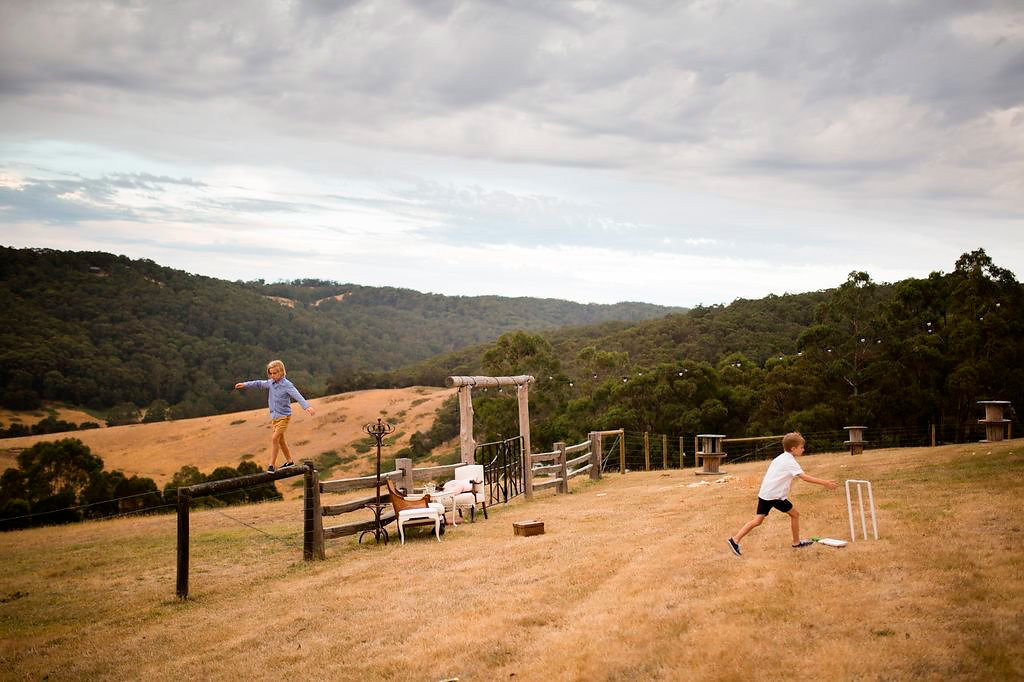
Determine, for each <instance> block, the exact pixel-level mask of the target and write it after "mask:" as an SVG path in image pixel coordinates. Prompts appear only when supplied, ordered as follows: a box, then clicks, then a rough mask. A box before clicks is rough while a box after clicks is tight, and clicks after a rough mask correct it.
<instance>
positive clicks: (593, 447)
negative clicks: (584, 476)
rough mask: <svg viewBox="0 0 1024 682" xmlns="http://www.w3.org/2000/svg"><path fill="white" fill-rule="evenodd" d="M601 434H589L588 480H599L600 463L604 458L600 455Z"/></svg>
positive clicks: (595, 432) (593, 432) (592, 432)
mask: <svg viewBox="0 0 1024 682" xmlns="http://www.w3.org/2000/svg"><path fill="white" fill-rule="evenodd" d="M601 446H602V443H601V434H600V433H598V432H597V431H591V432H590V480H592V481H596V480H598V479H600V478H601V463H602V462H603V461H604V457H602V455H601Z"/></svg>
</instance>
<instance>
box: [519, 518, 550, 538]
mask: <svg viewBox="0 0 1024 682" xmlns="http://www.w3.org/2000/svg"><path fill="white" fill-rule="evenodd" d="M512 528H513V530H515V534H516V535H522V536H523V537H529V536H530V535H543V534H544V522H543V521H514V522H513V523H512Z"/></svg>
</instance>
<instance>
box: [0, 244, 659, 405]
mask: <svg viewBox="0 0 1024 682" xmlns="http://www.w3.org/2000/svg"><path fill="white" fill-rule="evenodd" d="M0 292H2V296H3V300H4V303H5V306H4V307H5V315H6V321H5V322H6V323H5V324H4V325H3V328H2V330H0V404H2V405H3V406H6V407H9V408H11V409H32V408H34V407H35V406H37V405H38V404H39V402H40V401H41V400H56V401H63V402H67V403H70V404H74V405H83V406H87V407H90V408H93V409H96V410H110V409H111V408H117V409H114V410H113V412H112V414H113V418H114V420H115V421H133V420H134V419H136V418H138V417H139V416H145V415H149V417H150V418H152V419H163V418H165V417H166V416H168V409H169V410H170V412H169V415H170V416H173V417H175V418H178V417H189V416H199V415H206V414H212V413H214V412H224V411H233V410H240V409H247V408H250V407H255V406H257V405H258V403H259V401H260V398H259V396H257V395H254V394H251V393H250V394H249V395H248V396H246V395H244V394H241V393H239V392H232V391H230V390H229V389H230V387H231V386H232V385H233V384H234V383H235V382H236V381H238V380H240V379H245V378H258V377H260V376H261V374H262V370H263V367H264V365H265V363H266V362H267V360H269V359H271V358H274V357H280V358H282V359H283V360H284V361H285V363H286V364H287V365H288V368H289V377H290V378H291V379H292V380H293V381H294V382H295V383H296V385H298V386H300V387H301V388H302V390H303V391H305V392H306V394H307V395H317V394H321V393H323V391H324V390H325V389H326V386H327V383H328V379H329V377H332V376H338V375H343V374H345V373H347V372H352V371H357V370H369V369H374V370H376V369H389V368H393V367H397V366H400V365H403V364H408V363H412V362H415V361H417V360H420V359H423V358H426V357H429V356H432V355H436V354H438V353H443V352H447V351H452V350H454V349H457V348H460V347H464V346H468V345H471V344H479V343H481V342H483V341H486V340H490V339H494V338H496V337H498V336H499V335H500V334H502V333H504V332H508V331H511V330H515V329H528V330H540V329H550V328H554V327H559V326H563V325H579V324H589V323H592V322H599V321H603V320H610V319H624V320H636V319H644V318H649V317H657V316H661V315H664V314H666V313H668V312H672V311H673V310H676V309H672V308H663V307H659V306H653V305H648V304H640V303H620V304H616V305H583V304H578V303H572V302H569V301H558V300H554V299H527V298H517V299H511V298H501V297H496V296H477V297H451V296H440V295H435V294H421V293H418V292H414V291H409V290H404V289H392V288H386V289H374V288H371V287H362V286H357V285H352V284H338V283H332V282H323V281H301V282H293V283H290V284H267V283H264V282H261V281H255V282H227V281H224V280H218V279H214V278H210V277H202V276H198V275H192V274H189V273H186V272H182V271H180V270H174V269H171V268H166V267H162V266H160V265H157V264H156V263H154V262H152V261H149V260H132V259H129V258H126V257H123V256H115V255H111V254H107V253H76V252H62V251H52V250H45V249H10V248H2V247H0ZM139 410H141V415H140V413H139Z"/></svg>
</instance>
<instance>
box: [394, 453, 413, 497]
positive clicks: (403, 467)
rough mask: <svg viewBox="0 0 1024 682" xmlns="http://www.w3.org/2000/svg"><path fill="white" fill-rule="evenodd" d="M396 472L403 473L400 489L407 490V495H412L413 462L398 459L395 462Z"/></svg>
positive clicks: (402, 458) (406, 459) (406, 458)
mask: <svg viewBox="0 0 1024 682" xmlns="http://www.w3.org/2000/svg"><path fill="white" fill-rule="evenodd" d="M395 471H401V472H402V480H401V481H400V482H399V487H400V488H404V489H405V494H406V495H411V494H412V489H413V480H412V460H411V459H409V458H408V457H399V458H397V459H396V460H395Z"/></svg>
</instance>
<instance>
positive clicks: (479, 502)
mask: <svg viewBox="0 0 1024 682" xmlns="http://www.w3.org/2000/svg"><path fill="white" fill-rule="evenodd" d="M454 473H455V480H456V481H468V482H471V483H472V484H473V487H472V491H471V492H463V493H459V494H458V495H456V496H455V509H456V510H458V512H459V516H461V515H462V510H463V509H469V520H470V521H472V522H475V521H476V510H477V509H478V508H479V509H480V510H481V511H482V512H483V513H484V518H485V519H486V518H487V491H486V488H485V487H484V465H483V464H466V465H465V466H461V467H458V468H456V469H455V472H454Z"/></svg>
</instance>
